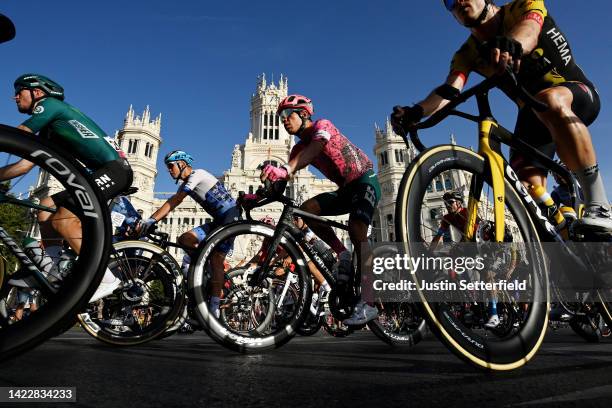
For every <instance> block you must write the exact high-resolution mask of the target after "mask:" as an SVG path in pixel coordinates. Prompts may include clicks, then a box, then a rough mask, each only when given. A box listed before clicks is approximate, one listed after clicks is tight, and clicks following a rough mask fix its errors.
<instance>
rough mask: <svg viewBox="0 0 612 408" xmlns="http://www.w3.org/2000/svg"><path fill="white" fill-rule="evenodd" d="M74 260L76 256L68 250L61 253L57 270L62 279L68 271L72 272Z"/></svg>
mask: <svg viewBox="0 0 612 408" xmlns="http://www.w3.org/2000/svg"><path fill="white" fill-rule="evenodd" d="M75 260H76V254H75V253H74V251H72V250H70V249H68V250H64V251H62V256H61V257H60V260H59V263H58V264H57V269H58V272H59V274H60V275H61V277H62V279H63V278H65V277H66V276H68V274H69V273H70V271H72V266H73V265H74V261H75Z"/></svg>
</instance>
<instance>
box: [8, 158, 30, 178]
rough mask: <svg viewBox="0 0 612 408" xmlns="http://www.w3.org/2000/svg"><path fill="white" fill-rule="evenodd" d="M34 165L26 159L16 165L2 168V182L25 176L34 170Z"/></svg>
mask: <svg viewBox="0 0 612 408" xmlns="http://www.w3.org/2000/svg"><path fill="white" fill-rule="evenodd" d="M32 167H34V163H32V162H31V161H28V160H26V159H21V160H19V161H18V162H16V163H13V164H9V165H8V166H4V167H2V168H0V181H5V180H11V179H14V178H15V177H19V176H23V175H24V174H26V173H27V172H28V171H30V170H32Z"/></svg>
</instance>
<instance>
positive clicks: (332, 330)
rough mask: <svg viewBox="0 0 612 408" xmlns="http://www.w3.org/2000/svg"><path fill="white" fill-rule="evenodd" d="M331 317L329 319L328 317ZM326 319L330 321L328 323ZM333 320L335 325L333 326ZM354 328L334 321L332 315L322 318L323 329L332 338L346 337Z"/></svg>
mask: <svg viewBox="0 0 612 408" xmlns="http://www.w3.org/2000/svg"><path fill="white" fill-rule="evenodd" d="M330 316H331V317H330ZM328 319H330V320H331V322H330V321H328ZM334 320H335V321H336V324H334ZM353 327H355V326H346V325H345V324H343V323H342V322H341V321H340V320H337V319H335V318H334V317H333V316H332V315H326V316H323V329H324V330H325V331H326V332H327V334H329V335H330V336H332V337H337V338H341V337H346V336H349V335H350V334H351V333H353V331H354V329H353Z"/></svg>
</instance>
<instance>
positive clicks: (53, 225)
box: [0, 74, 133, 301]
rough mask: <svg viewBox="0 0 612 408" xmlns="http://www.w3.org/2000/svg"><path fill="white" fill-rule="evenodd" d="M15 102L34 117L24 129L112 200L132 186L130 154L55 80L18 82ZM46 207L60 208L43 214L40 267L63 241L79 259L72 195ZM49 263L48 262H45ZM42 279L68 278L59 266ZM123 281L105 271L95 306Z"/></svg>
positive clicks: (10, 174) (18, 166) (25, 167)
mask: <svg viewBox="0 0 612 408" xmlns="http://www.w3.org/2000/svg"><path fill="white" fill-rule="evenodd" d="M14 88H15V98H14V99H15V103H16V104H17V109H18V110H19V112H21V113H25V114H28V115H30V118H29V119H27V120H26V121H25V122H23V123H22V124H21V125H19V126H18V128H19V129H21V130H24V131H26V132H30V133H37V134H38V135H39V136H40V137H42V138H45V139H48V140H49V141H51V142H53V144H54V145H55V146H56V147H57V148H58V149H59V150H62V151H64V152H70V154H71V155H73V156H74V157H75V158H76V159H77V160H79V161H80V162H81V163H82V164H83V165H84V166H85V167H86V168H87V169H88V170H90V171H91V172H92V173H93V177H94V180H95V182H96V185H97V186H98V187H99V188H100V190H101V191H102V195H103V196H104V198H106V199H107V200H110V199H112V198H114V197H115V196H116V195H118V194H120V193H121V192H122V191H125V190H127V189H128V188H129V187H130V185H131V184H132V176H133V175H132V169H131V167H130V165H129V163H128V162H127V160H126V158H125V155H124V154H123V152H121V151H120V150H119V149H118V148H117V146H115V145H114V143H113V142H112V140H111V139H109V138H108V137H107V136H106V133H105V132H104V131H103V130H102V129H101V128H100V127H99V126H98V125H97V124H96V123H95V122H94V121H93V120H91V119H90V118H89V117H87V116H85V115H84V114H83V113H82V112H81V111H79V110H78V109H76V108H75V107H73V106H71V105H69V104H67V103H66V102H64V89H63V88H62V87H61V86H60V85H59V84H58V83H57V82H55V81H52V80H51V79H49V78H47V77H45V76H43V75H38V74H24V75H21V76H19V77H18V78H17V79H16V80H15V83H14ZM33 167H34V163H32V162H30V161H28V160H25V159H21V160H19V161H17V162H15V163H12V164H9V165H7V166H4V167H2V168H0V181H4V180H10V179H13V178H15V177H19V176H22V175H24V174H26V173H27V172H29V171H30V170H31V169H32V168H33ZM40 204H41V205H43V206H46V207H56V208H57V211H56V212H55V213H49V212H47V211H39V212H38V215H37V217H38V222H39V225H40V234H41V236H42V243H43V245H44V247H45V252H46V255H41V258H40V259H39V260H38V263H39V264H40V265H49V266H51V263H50V262H48V261H49V259H48V258H46V257H51V260H53V262H54V263H57V262H58V261H59V259H60V254H61V250H62V241H63V240H65V241H67V242H68V244H69V245H70V247H71V248H72V249H73V250H74V251H75V252H76V253H77V254H78V253H79V251H80V249H81V223H80V221H79V218H77V217H76V216H75V215H74V214H75V213H78V211H79V210H78V206H77V205H76V203H75V202H74V201H73V200H72V198H71V197H70V195H69V193H68V192H66V191H62V192H59V193H56V194H53V195H52V196H50V197H44V198H43V199H42V200H41V202H40ZM45 258H46V259H45ZM43 274H45V275H46V277H47V279H48V280H49V281H50V282H51V283H57V282H58V281H61V280H62V279H63V276H62V274H61V273H60V272H59V268H58V267H57V265H52V266H51V268H43ZM11 284H13V285H15V286H23V287H27V286H30V282H27V281H26V280H23V279H13V280H12V281H11ZM120 284H121V281H120V280H119V279H118V278H116V277H115V276H114V275H113V274H112V273H111V272H110V270H108V269H107V270H106V273H105V275H104V278H103V279H102V283H101V284H100V286H99V287H98V290H97V291H96V292H95V293H94V296H93V297H92V300H91V301H95V300H97V299H100V298H102V297H105V296H107V295H109V294H110V293H112V292H113V291H114V290H115V289H117V288H118V287H119V286H120Z"/></svg>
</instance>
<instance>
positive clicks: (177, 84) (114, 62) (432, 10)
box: [0, 0, 612, 192]
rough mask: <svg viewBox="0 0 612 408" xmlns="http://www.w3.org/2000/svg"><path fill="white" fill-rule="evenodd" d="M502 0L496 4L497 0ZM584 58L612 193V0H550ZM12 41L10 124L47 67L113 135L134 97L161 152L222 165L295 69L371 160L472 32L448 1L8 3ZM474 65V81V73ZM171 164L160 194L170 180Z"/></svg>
mask: <svg viewBox="0 0 612 408" xmlns="http://www.w3.org/2000/svg"><path fill="white" fill-rule="evenodd" d="M498 3H500V2H499V1H498ZM547 4H548V7H549V11H550V13H551V14H552V16H553V17H554V18H555V20H556V21H557V23H558V24H559V26H560V27H561V29H562V30H563V31H564V32H565V34H566V36H567V38H568V39H569V40H570V44H571V45H572V47H573V51H574V56H575V58H576V61H577V62H578V64H579V65H580V66H581V67H582V68H583V70H584V71H585V72H586V74H587V76H588V77H589V78H590V79H591V80H592V81H593V82H594V83H595V85H596V86H597V87H598V90H599V91H600V95H601V102H602V110H601V113H600V115H599V118H598V120H597V121H596V122H595V124H593V125H592V126H591V131H592V133H593V138H594V142H595V145H596V148H597V151H598V156H599V161H600V166H601V167H602V170H603V174H604V177H605V182H606V185H607V188H608V191H611V192H612V161H611V160H609V157H612V139H611V138H612V117H611V112H612V110H611V109H612V81H611V80H610V66H609V64H610V62H612V33H611V31H610V30H609V27H607V23H606V21H607V19H608V18H610V16H612V2H610V1H607V0H589V2H588V4H589V7H584V6H579V5H578V3H577V2H572V1H568V0H556V1H548V2H547ZM0 12H1V13H3V14H6V15H8V16H9V17H11V18H12V19H13V21H14V22H15V24H16V26H17V37H16V39H15V40H14V41H13V42H11V43H8V44H4V45H2V46H1V48H2V50H1V52H2V56H3V58H2V60H3V62H4V63H3V64H1V65H0V94H4V95H5V97H2V98H0V123H7V124H13V125H17V124H19V123H21V122H23V121H24V120H25V119H26V116H24V115H21V114H19V113H18V112H17V111H16V109H15V105H14V103H13V101H12V100H11V99H10V97H11V96H12V82H13V80H14V78H15V77H17V76H18V75H19V74H22V73H25V72H38V73H41V74H45V75H48V76H50V77H52V78H54V79H55V80H56V81H58V82H60V83H61V84H62V85H63V86H64V87H65V89H66V94H67V97H66V100H67V102H69V103H71V104H73V105H75V106H77V107H78V108H79V109H81V110H82V111H83V112H85V113H86V114H87V115H89V116H90V117H92V118H93V119H94V120H95V121H96V122H98V124H99V125H100V126H101V127H102V128H103V129H105V130H106V131H107V132H108V133H109V134H112V133H114V131H115V130H117V129H119V128H120V127H121V126H122V123H123V118H124V115H125V113H126V111H127V109H128V107H129V106H130V104H131V105H133V106H134V109H135V110H136V112H138V113H140V112H142V110H143V109H144V107H145V105H150V108H151V112H152V114H153V115H155V116H156V115H157V114H158V113H160V112H161V113H162V114H163V119H162V137H163V139H164V142H163V145H162V147H161V153H162V154H164V153H166V152H168V151H170V150H173V149H176V148H182V149H185V150H189V151H190V152H191V153H192V154H193V155H194V156H195V158H196V165H197V166H198V167H202V168H205V169H208V170H210V171H212V172H214V173H216V174H220V173H222V172H223V171H224V170H225V169H227V168H228V167H229V165H230V159H231V151H232V147H233V145H234V144H237V143H243V142H244V139H245V137H246V135H247V132H248V131H249V100H250V96H251V94H252V93H253V92H254V90H255V85H256V79H257V76H258V75H260V74H261V73H266V76H267V78H268V79H270V78H271V77H272V76H273V77H274V78H275V79H278V77H279V76H280V74H281V73H283V74H284V75H285V76H287V77H288V79H289V91H290V92H294V93H302V94H305V95H308V96H309V97H311V98H312V99H313V100H314V103H315V111H316V116H317V117H325V118H328V119H330V120H332V121H333V122H334V123H335V124H336V126H337V127H338V128H339V129H340V130H341V131H342V132H343V133H344V134H345V135H347V136H348V137H349V138H350V139H351V140H353V141H354V142H355V143H356V144H357V145H358V146H360V147H361V148H362V149H364V151H366V152H367V153H368V154H369V155H370V157H373V152H372V149H373V146H374V135H373V129H374V123H375V122H378V123H379V124H382V123H384V121H385V118H386V116H387V115H388V114H389V111H390V110H391V107H392V106H393V105H396V104H411V103H413V102H416V101H418V100H420V99H421V98H423V97H424V96H425V95H426V94H427V93H428V92H429V91H430V90H431V89H432V88H434V87H435V86H437V85H439V84H440V83H442V82H443V80H444V78H445V76H446V74H447V71H448V66H449V61H450V58H451V56H452V54H453V52H454V51H455V50H456V49H457V48H458V47H459V46H460V44H461V43H462V42H463V41H464V40H465V38H466V37H467V31H466V29H465V28H463V27H461V26H459V25H458V24H457V23H456V22H455V21H454V19H453V18H452V16H451V15H450V14H449V13H448V12H446V10H445V9H444V7H443V6H442V4H441V2H440V1H438V0H430V1H399V2H398V1H389V0H379V1H376V2H375V1H371V0H369V1H368V0H354V1H344V0H337V1H329V0H327V1H319V0H314V1H309V2H287V1H266V2H247V1H235V0H226V1H225V2H203V1H182V2H176V1H175V2H168V1H159V0H148V1H144V0H132V1H121V2H119V1H113V0H108V1H104V2H83V1H76V0H66V1H56V2H50V1H42V0H29V1H27V2H26V1H16V0H13V1H7V2H3V3H2V6H1V7H0ZM477 78H478V76H477V75H473V76H472V77H471V78H470V79H471V80H470V84H474V83H476V79H477ZM492 103H493V111H494V113H495V114H496V116H497V117H498V119H499V120H500V121H501V123H502V124H504V125H505V126H506V127H509V128H510V129H512V128H513V124H514V115H515V114H516V109H515V108H514V106H513V104H512V103H511V102H510V101H508V100H507V99H505V98H503V97H501V96H500V95H499V94H498V93H495V94H494V96H493V98H492ZM451 132H453V133H455V134H456V136H457V139H458V142H459V143H460V144H467V145H475V144H476V140H475V136H474V126H473V125H472V124H471V123H469V122H464V121H461V120H459V119H453V120H448V121H446V122H444V123H443V124H441V125H440V126H438V127H437V128H435V129H432V130H430V131H428V132H426V133H425V132H424V133H423V135H422V137H423V139H424V141H425V142H426V144H435V143H441V142H444V141H447V140H448V135H449V134H450V133H451ZM174 188H175V187H174V183H173V182H172V181H171V180H170V179H169V177H168V176H167V174H166V172H165V171H162V172H161V173H160V175H159V176H158V179H157V182H156V190H158V191H162V190H163V191H169V190H173V189H174Z"/></svg>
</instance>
